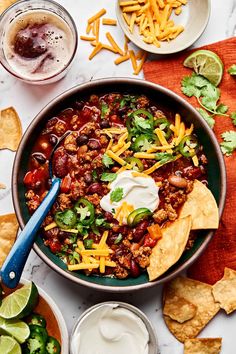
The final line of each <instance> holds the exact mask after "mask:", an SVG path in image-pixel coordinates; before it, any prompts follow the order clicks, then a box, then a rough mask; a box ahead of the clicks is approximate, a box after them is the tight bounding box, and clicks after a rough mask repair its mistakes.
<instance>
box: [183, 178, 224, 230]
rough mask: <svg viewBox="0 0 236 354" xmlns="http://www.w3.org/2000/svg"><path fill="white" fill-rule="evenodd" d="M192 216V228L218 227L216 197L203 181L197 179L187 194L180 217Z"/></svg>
mask: <svg viewBox="0 0 236 354" xmlns="http://www.w3.org/2000/svg"><path fill="white" fill-rule="evenodd" d="M187 215H191V216H192V227H191V230H200V229H217V228H218V226H219V211H218V206H217V204H216V201H215V198H214V196H213V194H212V193H211V191H210V189H208V188H207V187H206V186H205V185H204V184H203V183H202V182H200V181H198V180H195V181H194V184H193V190H192V192H190V193H189V194H188V196H187V200H186V202H185V203H184V205H183V207H182V209H181V211H180V214H179V217H180V218H184V217H185V216H187Z"/></svg>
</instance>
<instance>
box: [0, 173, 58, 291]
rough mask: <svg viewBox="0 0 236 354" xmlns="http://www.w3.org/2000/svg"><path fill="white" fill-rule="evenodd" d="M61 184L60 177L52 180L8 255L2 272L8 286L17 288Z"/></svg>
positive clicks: (3, 279)
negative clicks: (36, 238)
mask: <svg viewBox="0 0 236 354" xmlns="http://www.w3.org/2000/svg"><path fill="white" fill-rule="evenodd" d="M60 184H61V180H60V179H59V178H54V179H53V180H52V186H51V189H50V190H49V192H48V194H47V195H46V197H45V198H44V199H43V201H42V203H41V204H40V206H39V207H38V209H37V210H36V211H35V213H34V214H33V215H32V216H31V218H30V219H29V221H28V223H27V224H26V226H25V228H24V229H23V231H22V232H21V233H20V236H19V237H18V238H17V240H16V242H15V244H14V246H13V247H12V249H11V251H10V253H9V255H8V256H7V258H6V260H5V262H4V264H3V266H2V269H1V272H0V274H1V278H2V281H3V283H4V284H5V285H6V286H7V287H8V288H15V287H16V286H17V285H18V283H19V281H20V278H21V274H22V272H23V269H24V266H25V263H26V261H27V258H28V256H29V253H30V251H31V248H32V246H33V243H34V241H35V235H36V233H37V232H38V230H39V228H40V226H41V224H42V222H43V220H44V219H45V217H46V215H47V213H48V212H49V210H50V208H51V206H52V204H53V203H54V201H55V199H56V197H57V194H58V192H59V188H60Z"/></svg>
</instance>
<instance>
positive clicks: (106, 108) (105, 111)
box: [101, 103, 110, 119]
mask: <svg viewBox="0 0 236 354" xmlns="http://www.w3.org/2000/svg"><path fill="white" fill-rule="evenodd" d="M109 112H110V108H109V106H108V105H107V104H106V103H102V106H101V118H102V119H103V118H105V117H106V116H107V115H108V114H109Z"/></svg>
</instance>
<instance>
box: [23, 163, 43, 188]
mask: <svg viewBox="0 0 236 354" xmlns="http://www.w3.org/2000/svg"><path fill="white" fill-rule="evenodd" d="M47 178H48V172H47V171H45V169H44V168H39V169H35V170H33V171H29V172H27V173H26V175H25V177H24V184H25V185H26V186H27V187H30V188H33V187H34V186H35V183H36V182H38V181H40V182H42V181H44V180H45V179H47Z"/></svg>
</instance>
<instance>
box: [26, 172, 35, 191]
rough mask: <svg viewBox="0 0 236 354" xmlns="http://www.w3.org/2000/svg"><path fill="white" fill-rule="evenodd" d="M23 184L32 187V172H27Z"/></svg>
mask: <svg viewBox="0 0 236 354" xmlns="http://www.w3.org/2000/svg"><path fill="white" fill-rule="evenodd" d="M24 184H25V185H26V186H27V187H30V186H32V184H33V172H32V171H29V172H27V173H26V175H25V177H24Z"/></svg>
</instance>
